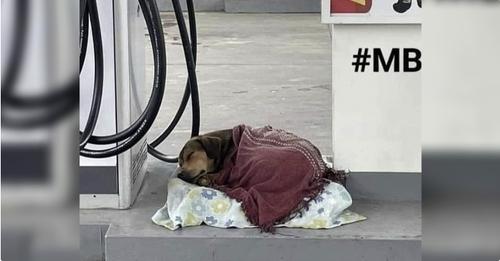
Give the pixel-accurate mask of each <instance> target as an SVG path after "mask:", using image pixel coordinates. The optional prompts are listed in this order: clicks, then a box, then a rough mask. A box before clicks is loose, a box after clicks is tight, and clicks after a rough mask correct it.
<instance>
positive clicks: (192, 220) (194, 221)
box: [184, 213, 201, 226]
mask: <svg viewBox="0 0 500 261" xmlns="http://www.w3.org/2000/svg"><path fill="white" fill-rule="evenodd" d="M200 222H201V220H200V219H199V218H197V217H195V216H194V215H193V214H191V213H187V216H186V220H185V222H184V225H186V226H194V225H198V224H200Z"/></svg>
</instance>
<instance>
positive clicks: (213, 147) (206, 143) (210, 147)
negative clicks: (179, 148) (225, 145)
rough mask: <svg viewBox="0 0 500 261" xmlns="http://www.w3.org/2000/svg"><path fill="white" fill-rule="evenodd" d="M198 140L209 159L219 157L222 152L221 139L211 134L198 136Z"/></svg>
mask: <svg viewBox="0 0 500 261" xmlns="http://www.w3.org/2000/svg"><path fill="white" fill-rule="evenodd" d="M198 141H199V142H200V143H201V145H202V146H203V149H205V152H206V153H207V156H208V157H209V158H210V159H219V158H220V157H221V153H222V139H221V138H218V137H212V136H200V137H199V138H198Z"/></svg>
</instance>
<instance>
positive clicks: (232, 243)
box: [80, 164, 421, 261]
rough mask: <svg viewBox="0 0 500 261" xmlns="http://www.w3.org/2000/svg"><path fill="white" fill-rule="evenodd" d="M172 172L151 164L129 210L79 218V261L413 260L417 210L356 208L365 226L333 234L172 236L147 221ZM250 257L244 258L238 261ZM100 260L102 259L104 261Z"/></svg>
mask: <svg viewBox="0 0 500 261" xmlns="http://www.w3.org/2000/svg"><path fill="white" fill-rule="evenodd" d="M174 169H175V166H173V165H166V166H165V165H161V164H150V165H149V167H148V172H149V173H148V177H147V179H146V180H145V182H144V185H143V187H142V190H141V192H140V195H139V197H138V198H137V200H136V202H135V204H134V206H133V207H132V208H131V209H130V210H125V211H124V210H81V211H80V223H81V224H82V226H81V229H80V234H81V235H83V238H82V241H81V243H82V247H81V248H82V255H84V257H82V260H106V261H115V260H116V261H118V260H119V261H129V260H130V261H131V260H240V261H246V260H297V261H298V260H306V259H307V257H311V256H314V260H332V257H335V258H336V260H344V261H351V260H352V261H360V260H391V261H393V260H394V261H396V260H397V261H405V260H419V259H420V251H421V249H420V244H421V243H420V240H421V211H420V202H418V201H403V202H396V201H392V202H387V201H367V200H355V201H354V203H353V205H352V207H351V208H350V209H351V210H353V211H355V212H358V213H360V214H363V215H365V216H367V217H368V219H367V220H365V221H362V222H358V223H354V224H349V225H345V226H341V227H338V228H334V229H324V230H308V229H291V228H279V229H278V230H277V233H276V234H274V235H273V234H268V233H260V231H259V230H258V229H220V228H213V227H208V226H201V227H189V228H184V229H180V230H176V231H170V230H168V229H166V228H163V227H160V226H157V225H155V224H153V223H152V222H151V216H152V215H153V214H154V212H155V211H156V210H157V209H158V208H160V207H161V206H162V205H163V204H164V203H165V200H166V197H167V190H166V189H167V182H168V179H169V177H170V175H171V174H172V173H173V171H174ZM248 249H252V251H251V252H250V253H249V254H250V255H249V256H247V255H244V254H242V253H245V252H248ZM104 255H106V257H105V259H104Z"/></svg>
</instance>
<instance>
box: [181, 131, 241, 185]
mask: <svg viewBox="0 0 500 261" xmlns="http://www.w3.org/2000/svg"><path fill="white" fill-rule="evenodd" d="M233 149H234V143H233V130H232V129H227V130H220V131H214V132H209V133H206V134H204V135H200V136H196V137H193V138H191V139H190V140H189V141H188V142H187V143H186V144H185V145H184V147H183V148H182V150H181V152H180V153H179V167H180V173H179V174H178V177H179V178H180V179H182V180H184V181H186V182H189V183H193V184H197V185H201V186H210V185H211V184H212V180H213V178H214V177H215V174H216V173H217V172H219V171H220V170H221V168H222V166H223V164H224V159H225V158H226V156H227V155H228V154H229V153H230V152H231V151H232V150H233Z"/></svg>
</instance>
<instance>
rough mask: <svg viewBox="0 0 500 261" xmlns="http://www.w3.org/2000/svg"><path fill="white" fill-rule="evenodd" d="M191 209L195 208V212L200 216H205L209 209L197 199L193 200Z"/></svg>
mask: <svg viewBox="0 0 500 261" xmlns="http://www.w3.org/2000/svg"><path fill="white" fill-rule="evenodd" d="M191 209H193V212H194V213H195V214H197V215H198V216H203V215H204V214H205V211H206V210H207V207H206V206H205V204H203V202H202V201H201V200H199V199H198V200H196V201H193V203H192V204H191Z"/></svg>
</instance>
